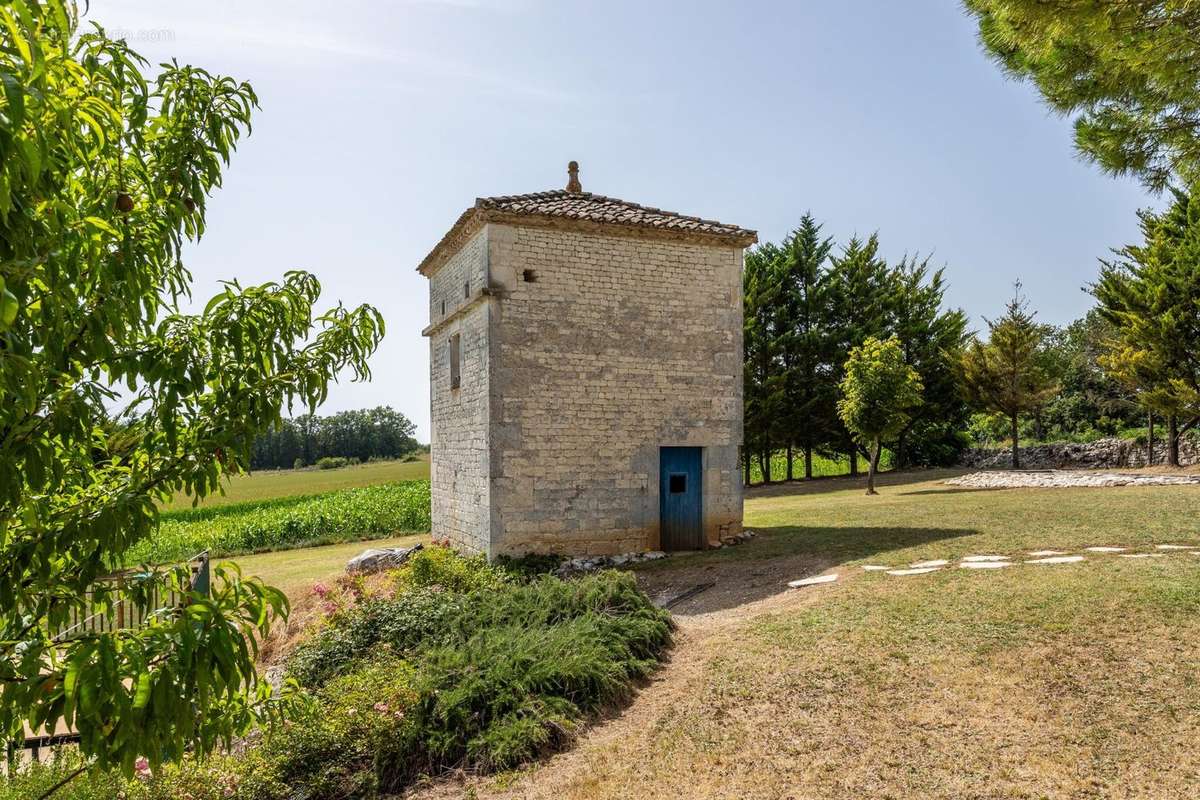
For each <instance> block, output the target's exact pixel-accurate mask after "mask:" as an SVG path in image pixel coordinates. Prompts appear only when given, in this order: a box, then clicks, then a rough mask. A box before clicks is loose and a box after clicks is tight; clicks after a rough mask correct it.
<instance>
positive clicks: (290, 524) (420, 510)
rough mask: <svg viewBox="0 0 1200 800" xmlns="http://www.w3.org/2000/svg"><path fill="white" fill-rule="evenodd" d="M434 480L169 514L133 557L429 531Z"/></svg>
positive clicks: (158, 558)
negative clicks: (431, 482)
mask: <svg viewBox="0 0 1200 800" xmlns="http://www.w3.org/2000/svg"><path fill="white" fill-rule="evenodd" d="M429 526H430V505H429V481H403V482H400V483H390V484H381V485H378V486H367V487H363V488H358V489H342V490H340V491H336V492H327V493H325V494H318V495H307V496H302V497H284V498H278V499H275V500H264V501H258V502H251V503H238V504H233V505H226V506H215V507H213V508H195V509H187V510H183V511H173V512H168V513H166V514H163V515H162V523H161V524H160V526H159V529H158V531H156V532H155V533H154V535H153V536H151V537H150V538H149V539H146V540H144V541H142V542H139V543H138V545H137V546H136V547H134V548H133V549H132V550H131V551H130V552H129V554H128V561H129V562H130V563H143V562H150V563H162V562H167V561H178V560H181V559H185V558H190V557H191V556H193V555H195V554H196V553H199V552H200V551H202V550H208V551H209V552H210V553H212V554H213V555H214V556H225V555H235V554H238V553H247V552H255V551H262V550H282V549H287V548H290V547H300V546H305V545H310V544H317V543H328V542H338V541H347V540H350V539H355V538H369V537H372V536H383V535H387V534H390V533H396V532H398V531H428V530H429Z"/></svg>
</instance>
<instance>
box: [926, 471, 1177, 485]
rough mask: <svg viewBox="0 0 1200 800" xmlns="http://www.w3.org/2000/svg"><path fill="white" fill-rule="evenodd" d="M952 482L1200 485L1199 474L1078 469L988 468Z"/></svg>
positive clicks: (978, 483)
mask: <svg viewBox="0 0 1200 800" xmlns="http://www.w3.org/2000/svg"><path fill="white" fill-rule="evenodd" d="M946 484H947V485H949V486H965V487H968V488H974V489H1031V488H1048V489H1069V488H1074V487H1081V486H1186V485H1190V484H1197V485H1200V475H1138V474H1135V473H1120V472H1083V471H1079V470H1057V469H1054V470H1031V471H1027V472H1026V471H1020V470H988V471H986V472H972V473H971V474H969V475H962V476H960V477H957V478H951V479H950V480H948V481H946Z"/></svg>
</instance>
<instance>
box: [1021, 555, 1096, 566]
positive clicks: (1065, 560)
mask: <svg viewBox="0 0 1200 800" xmlns="http://www.w3.org/2000/svg"><path fill="white" fill-rule="evenodd" d="M1079 561H1083V556H1051V557H1050V558H1035V559H1034V560H1033V561H1026V562H1025V563H1026V564H1074V563H1076V562H1079Z"/></svg>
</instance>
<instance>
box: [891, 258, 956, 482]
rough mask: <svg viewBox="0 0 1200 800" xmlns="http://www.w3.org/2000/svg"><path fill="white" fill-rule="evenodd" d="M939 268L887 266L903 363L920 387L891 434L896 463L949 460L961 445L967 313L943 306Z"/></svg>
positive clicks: (914, 263)
mask: <svg viewBox="0 0 1200 800" xmlns="http://www.w3.org/2000/svg"><path fill="white" fill-rule="evenodd" d="M944 272H945V270H944V268H943V269H938V270H935V271H934V272H933V273H932V274H930V272H929V259H928V258H925V259H921V260H918V259H917V258H915V257H914V258H908V257H905V258H903V259H901V260H900V263H899V264H897V265H896V266H895V267H894V268H893V270H892V281H893V289H892V291H893V299H892V301H891V307H892V310H893V315H894V320H893V326H892V330H893V331H894V332H895V334H896V336H897V337H898V339H899V341H900V347H901V350H902V351H903V353H904V362H905V363H906V364H908V365H909V366H911V367H913V368H914V369H915V370H916V371H917V374H918V375H920V377H921V383H922V385H923V386H924V391H923V393H922V403H921V405H920V406H919V407H918V408H915V409H913V410H912V411H911V412H910V414H909V416H908V419H907V421H906V423H905V425H904V427H903V428H902V429H901V430H900V431H899V432H898V433H897V435H896V447H895V456H896V464H897V466H908V465H910V464H913V463H915V462H917V461H920V462H921V463H952V462H953V461H954V460H955V459H956V458H957V456H958V454H959V452H960V450H961V448H962V436H961V434H960V431H962V429H963V428H964V427H966V423H967V418H968V416H969V412H968V409H967V405H966V403H965V402H963V398H962V393H961V392H960V391H959V387H958V377H957V375H956V373H955V364H956V362H957V360H958V358H959V357H960V355H961V352H962V348H963V345H964V344H965V343H966V340H967V315H966V314H965V313H964V312H963V311H962V310H961V309H950V310H943V309H942V303H943V300H944V298H945V293H946V283H945V278H944Z"/></svg>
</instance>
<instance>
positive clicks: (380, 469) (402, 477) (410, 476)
mask: <svg viewBox="0 0 1200 800" xmlns="http://www.w3.org/2000/svg"><path fill="white" fill-rule="evenodd" d="M428 479H429V455H428V454H423V455H421V457H420V459H419V460H417V461H377V462H374V463H371V464H357V465H355V466H352V467H341V468H339V469H316V468H313V467H309V468H306V469H280V470H261V471H259V472H252V473H250V474H248V475H236V476H234V477H233V478H231V479H230V481H229V483H228V485H227V486H226V488H225V494H223V495H221V494H217V495H212V496H209V497H206V498H204V501H203V502H202V503H201V504H200V505H201V507H203V508H212V507H213V506H223V505H230V504H235V503H237V504H241V503H247V502H251V501H255V500H272V499H275V498H279V497H295V496H297V495H314V494H321V493H323V492H332V491H335V490H337V489H352V488H355V487H359V486H375V485H377V484H381V483H396V482H397V481H415V480H428ZM191 506H192V499H191V498H190V497H188V496H187V495H185V494H179V495H176V497H175V498H174V500H172V502H171V504H170V505H169V506H168V509H170V510H175V509H185V508H191Z"/></svg>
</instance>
